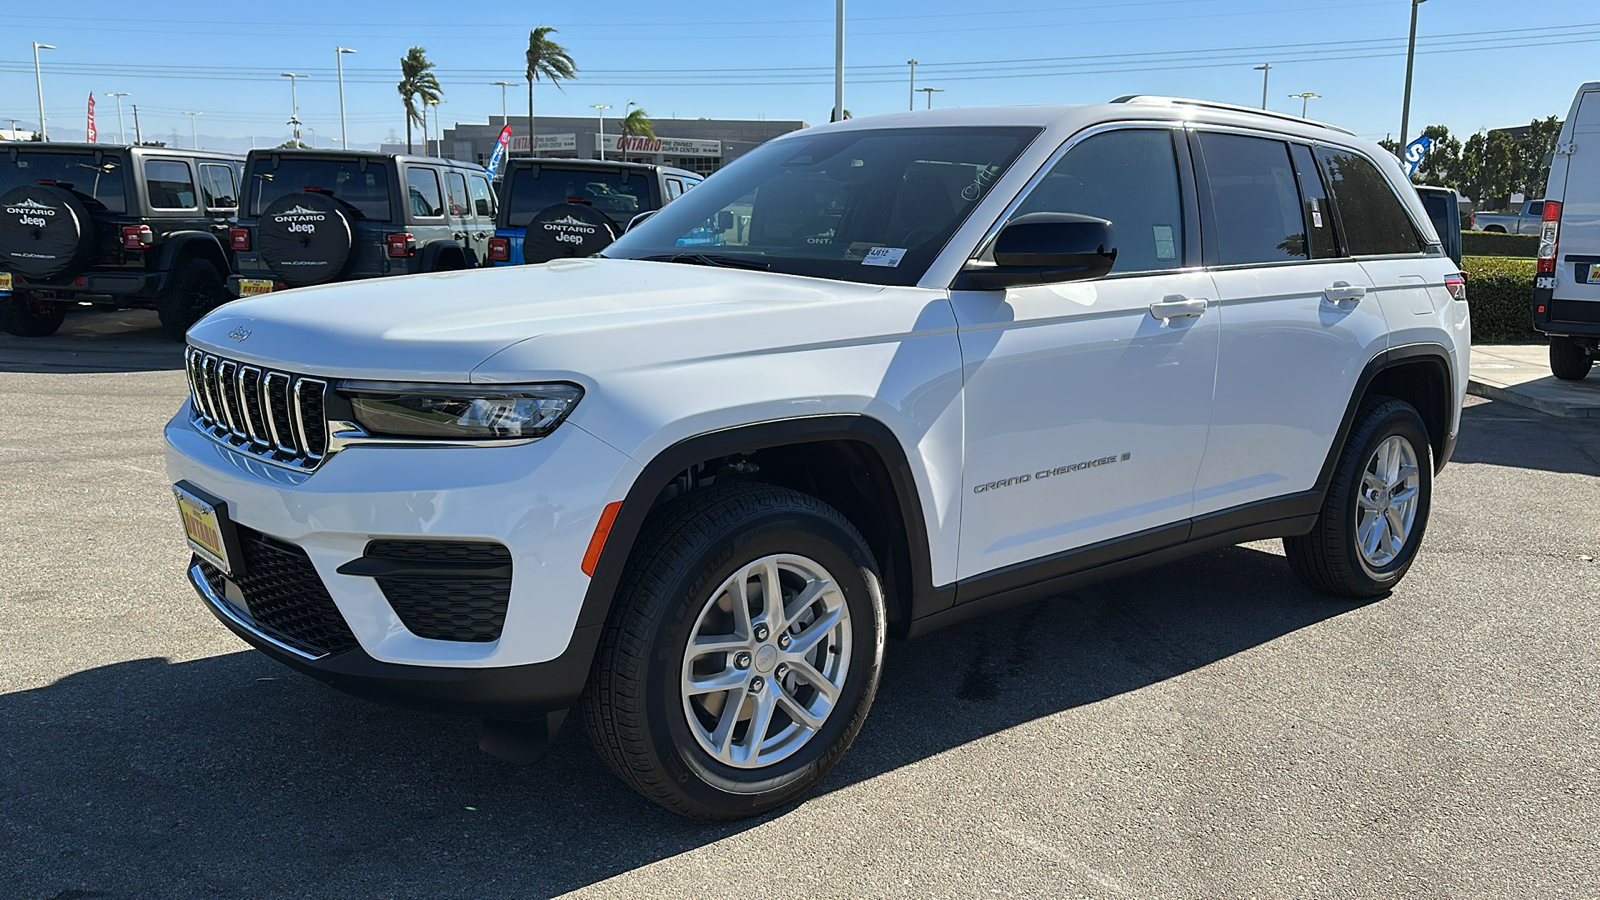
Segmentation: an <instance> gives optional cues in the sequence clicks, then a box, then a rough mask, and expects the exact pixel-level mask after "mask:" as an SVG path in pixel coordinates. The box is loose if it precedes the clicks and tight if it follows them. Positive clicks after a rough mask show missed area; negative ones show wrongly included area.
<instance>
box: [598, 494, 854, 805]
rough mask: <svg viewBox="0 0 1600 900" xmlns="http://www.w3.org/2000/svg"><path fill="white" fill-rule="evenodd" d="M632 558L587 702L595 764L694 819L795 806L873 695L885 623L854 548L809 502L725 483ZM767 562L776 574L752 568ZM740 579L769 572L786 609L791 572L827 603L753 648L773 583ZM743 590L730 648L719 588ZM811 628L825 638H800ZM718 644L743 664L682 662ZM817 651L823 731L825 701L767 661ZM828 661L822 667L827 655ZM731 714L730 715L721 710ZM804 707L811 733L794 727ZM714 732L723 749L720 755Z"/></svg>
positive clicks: (719, 659)
mask: <svg viewBox="0 0 1600 900" xmlns="http://www.w3.org/2000/svg"><path fill="white" fill-rule="evenodd" d="M635 546H636V549H635V552H634V554H633V557H632V559H630V560H629V562H628V568H627V569H626V571H625V573H624V575H623V578H622V582H621V587H620V588H619V590H618V593H617V599H616V604H615V606H614V607H613V608H612V614H611V616H610V618H609V620H608V622H607V624H606V628H605V632H604V634H603V636H602V638H601V641H600V648H599V650H598V651H597V653H596V654H595V662H594V668H593V670H592V672H591V673H590V676H589V683H588V686H587V688H586V689H585V692H584V697H583V718H584V727H585V729H586V730H587V731H588V734H589V740H590V741H591V743H593V744H594V747H595V750H596V751H597V752H598V753H599V755H600V756H601V758H602V759H604V760H605V762H606V764H607V765H608V766H609V767H610V768H611V770H612V771H613V772H615V773H616V774H617V775H618V777H620V778H621V779H622V780H623V781H624V782H626V783H627V784H628V785H629V786H630V787H632V788H633V789H634V790H636V791H638V792H639V793H640V794H643V795H644V796H645V797H646V798H648V799H649V800H651V801H653V802H655V803H657V804H659V805H661V806H663V807H665V808H667V809H669V810H671V811H673V812H675V813H678V814H680V815H683V816H686V817H688V818H692V819H699V820H706V821H716V820H729V819H738V818H743V817H746V816H751V815H756V814H759V813H762V812H765V811H767V810H770V809H773V808H775V807H778V806H781V805H783V804H785V803H788V802H790V801H792V800H795V799H796V798H798V797H800V796H801V795H802V794H804V793H805V792H806V791H808V790H810V789H811V788H812V787H813V786H814V785H816V783H817V782H818V781H820V780H821V779H822V778H823V776H825V775H827V774H828V772H829V771H830V770H832V769H833V767H834V765H835V764H836V763H838V761H839V759H840V758H841V757H842V756H843V755H844V752H845V751H846V750H847V749H849V747H850V744H851V742H853V741H854V740H855V737H856V734H857V733H858V732H859V731H860V730H861V724H862V722H863V721H865V719H866V716H867V711H868V710H869V709H870V708H871V706H872V700H873V697H874V696H875V695H876V693H877V689H878V676H879V672H880V670H881V668H882V665H883V642H884V633H885V614H884V604H883V594H882V591H881V589H880V587H879V577H878V567H877V563H876V562H875V561H874V560H873V557H872V553H871V551H870V550H869V549H868V548H867V545H866V542H865V541H864V540H862V538H861V535H860V533H858V532H857V531H856V529H855V528H854V527H853V526H852V525H851V524H850V523H849V522H848V521H847V520H846V519H845V518H844V516H842V515H840V514H839V512H838V511H836V510H834V509H833V508H832V507H829V506H827V505H826V504H824V503H822V502H821V501H820V500H817V499H815V498H813V497H809V496H807V495H805V494H801V493H797V492H795V491H791V490H788V489H786V488H779V487H773V486H770V485H760V484H748V483H731V484H720V485H715V486H713V487H711V488H707V489H705V490H701V491H695V492H692V493H690V494H687V495H685V496H683V497H680V498H678V499H676V500H673V501H671V502H669V503H668V504H666V505H664V506H663V507H662V508H661V509H659V510H657V511H656V512H655V513H653V514H652V515H651V517H650V519H649V520H648V521H647V522H646V524H645V527H644V528H643V529H642V530H641V532H640V535H639V539H638V542H637V544H636V545H635ZM766 562H772V563H774V565H773V567H772V569H764V568H763V565H764V563H766ZM752 570H756V571H767V572H769V573H770V572H776V573H777V574H778V580H779V582H780V583H782V586H783V589H784V594H783V595H784V597H785V603H787V604H792V603H793V598H794V596H796V594H795V591H796V590H797V589H798V588H799V586H800V584H801V582H800V581H799V580H798V579H799V577H800V576H799V574H797V570H807V571H809V572H810V573H811V575H813V576H818V577H825V578H827V579H828V580H829V581H831V583H833V584H834V585H836V586H837V587H838V590H835V591H825V592H822V593H821V594H819V595H818V597H817V599H816V600H814V602H813V604H812V605H810V606H808V607H806V608H805V609H803V610H800V611H799V612H797V613H795V615H794V618H793V621H794V622H797V623H800V624H797V625H793V626H792V627H782V625H781V623H779V624H780V627H777V628H771V629H770V630H768V631H766V632H763V631H762V628H763V627H765V626H763V625H762V624H761V617H762V616H764V615H766V614H767V612H768V611H769V610H768V608H767V607H766V605H765V604H761V603H760V602H759V599H758V598H759V596H760V595H761V593H762V592H761V591H760V590H758V589H757V586H759V585H764V584H767V583H769V580H770V575H769V576H768V577H763V578H760V579H757V580H755V581H751V580H748V579H746V578H741V577H740V576H741V573H748V572H750V571H752ZM819 570H820V571H819ZM752 577H754V576H752ZM739 584H743V585H745V586H746V589H747V590H748V591H749V592H750V594H749V596H750V598H751V599H750V601H749V603H750V605H757V606H759V607H760V608H759V609H757V610H754V611H752V613H751V617H752V620H753V621H752V622H751V623H747V624H746V625H745V627H744V630H743V633H742V635H741V630H740V627H739V625H738V624H737V622H736V621H735V620H734V619H733V616H734V615H735V613H734V610H735V609H737V606H736V605H735V604H733V603H731V602H729V601H731V600H732V596H733V595H732V593H731V590H734V589H737V588H736V587H731V586H735V585H739ZM723 604H726V605H725V606H724V605H723ZM828 604H831V606H828ZM825 607H827V608H826V609H825ZM747 608H748V605H747ZM808 622H809V623H810V625H811V626H814V627H815V626H816V623H818V622H831V623H832V624H830V625H827V626H826V627H825V628H823V630H812V629H811V628H808V627H807V625H806V623H808ZM724 634H726V635H729V636H730V638H733V639H736V641H737V642H741V643H738V644H737V646H738V647H742V648H755V649H754V652H746V651H744V650H741V651H739V652H735V650H734V649H729V650H727V651H702V653H700V654H695V655H691V654H689V653H687V652H686V651H687V649H688V647H689V642H690V639H691V637H692V636H698V637H699V638H700V639H702V640H704V639H706V638H707V637H708V636H711V637H714V636H717V635H724ZM763 634H765V637H764V639H763ZM818 635H822V636H823V638H822V640H821V641H820V642H819V643H818V644H816V649H813V650H810V651H809V652H808V656H809V657H811V659H812V662H810V663H806V664H804V665H805V666H806V668H805V671H809V672H810V673H812V675H817V676H822V677H825V678H828V679H834V680H833V681H832V682H830V683H831V684H834V685H835V698H834V702H832V703H831V704H828V705H827V706H826V708H825V709H823V710H821V712H820V716H819V708H818V704H819V703H822V702H823V701H825V700H826V699H827V698H826V696H825V695H824V694H823V692H822V691H821V690H820V689H819V688H816V687H811V686H809V684H810V681H809V678H810V676H806V677H801V676H800V675H798V674H797V673H798V672H800V671H801V670H802V669H801V665H802V664H800V663H798V662H796V659H797V657H794V656H788V655H785V653H784V652H783V651H782V650H780V649H779V648H780V646H781V647H783V648H788V649H789V650H794V649H796V648H798V647H799V646H800V645H801V642H803V641H805V640H807V638H811V639H816V638H817V636H818ZM841 638H842V640H841ZM726 646H730V647H733V646H734V645H733V644H727V645H726ZM827 646H831V647H832V648H833V649H832V651H830V652H824V649H825V647H827ZM741 656H742V657H744V658H743V659H741V658H740V657H741ZM686 657H688V659H686ZM785 669H788V673H787V674H785ZM719 675H720V676H721V677H723V678H731V679H733V680H734V682H737V686H731V687H730V688H729V689H727V690H725V691H724V690H711V691H705V692H702V693H699V694H690V693H689V692H687V691H686V690H685V689H684V685H685V683H686V682H687V681H688V680H689V679H690V678H691V677H692V676H698V677H699V678H700V679H702V680H706V681H708V682H715V681H717V677H718V676H719ZM731 684H732V682H730V685H731ZM730 700H736V701H737V702H738V704H739V705H738V706H737V707H730V706H729V702H730ZM763 704H765V706H764V705H763ZM802 705H808V706H807V709H808V714H809V715H810V716H812V717H813V723H814V725H815V727H814V728H809V729H808V728H807V727H806V726H805V725H804V724H802V720H801V718H800V717H798V716H796V715H792V714H791V713H790V711H789V710H790V708H791V707H795V706H802ZM729 709H735V710H739V711H741V712H737V713H732V714H728V713H727V711H728V710H729ZM763 709H772V710H775V711H773V712H770V713H766V715H767V716H768V717H769V718H768V723H769V724H768V727H767V728H766V729H764V730H763V731H762V734H763V736H764V738H765V740H764V741H761V742H758V741H754V740H752V739H751V738H752V735H751V731H752V728H753V726H752V724H751V722H752V720H753V719H754V717H755V716H758V715H761V714H762V710H763ZM744 711H748V713H745V712H744ZM747 716H748V718H747ZM819 718H820V722H818V719H819ZM724 723H726V724H727V726H728V727H727V728H726V729H722V727H721V726H722V725H723V724H724ZM741 726H743V728H742V732H741ZM719 730H722V731H723V733H724V734H726V735H727V736H728V737H729V738H730V739H731V740H727V741H720V742H719V741H718V734H717V732H718V731H719ZM741 734H742V736H741ZM784 735H788V736H789V737H788V738H787V739H785V738H784ZM718 747H721V748H723V755H722V756H721V758H719V756H717V755H715V751H716V750H717V748H718ZM752 750H753V751H755V756H754V758H751V751H752ZM763 757H766V758H765V759H763Z"/></svg>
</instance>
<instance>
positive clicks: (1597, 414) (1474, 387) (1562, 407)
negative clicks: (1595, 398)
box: [1467, 378, 1600, 419]
mask: <svg viewBox="0 0 1600 900" xmlns="http://www.w3.org/2000/svg"><path fill="white" fill-rule="evenodd" d="M1467 393H1469V394H1472V395H1473V396H1475V397H1486V398H1488V399H1490V400H1498V401H1500V402H1502V403H1510V404H1512V405H1513V406H1520V407H1523V408H1524V409H1531V410H1534V411H1536V412H1541V413H1544V414H1545V415H1547V416H1557V417H1560V418H1563V419H1600V406H1589V405H1579V404H1576V403H1569V402H1562V401H1559V400H1545V399H1541V398H1539V397H1530V396H1528V395H1527V394H1524V393H1522V392H1521V391H1518V390H1516V389H1515V388H1503V387H1500V386H1498V385H1493V384H1489V383H1487V382H1483V381H1479V380H1478V379H1476V378H1468V379H1467Z"/></svg>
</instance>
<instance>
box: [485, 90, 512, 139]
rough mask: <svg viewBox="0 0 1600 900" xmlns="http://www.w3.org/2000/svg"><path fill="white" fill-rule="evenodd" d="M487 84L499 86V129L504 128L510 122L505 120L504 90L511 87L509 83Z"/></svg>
mask: <svg viewBox="0 0 1600 900" xmlns="http://www.w3.org/2000/svg"><path fill="white" fill-rule="evenodd" d="M489 83H490V84H498V85H500V127H501V128H504V127H506V126H507V125H509V124H510V120H509V119H507V118H506V88H508V87H511V82H509V81H491V82H489Z"/></svg>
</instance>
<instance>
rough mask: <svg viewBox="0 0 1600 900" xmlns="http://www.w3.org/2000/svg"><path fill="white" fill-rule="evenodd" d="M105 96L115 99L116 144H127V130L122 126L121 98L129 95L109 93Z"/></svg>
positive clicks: (126, 93)
mask: <svg viewBox="0 0 1600 900" xmlns="http://www.w3.org/2000/svg"><path fill="white" fill-rule="evenodd" d="M106 96H107V97H115V98H117V142H118V143H121V144H126V143H127V142H128V129H127V128H125V127H123V125H122V98H123V97H127V96H130V95H129V94H128V92H127V91H110V92H108V93H107V94H106Z"/></svg>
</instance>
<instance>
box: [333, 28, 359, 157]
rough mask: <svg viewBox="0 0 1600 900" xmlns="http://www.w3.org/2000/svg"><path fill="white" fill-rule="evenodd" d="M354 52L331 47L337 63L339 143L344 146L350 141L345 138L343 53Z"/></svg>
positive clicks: (345, 48) (348, 144)
mask: <svg viewBox="0 0 1600 900" xmlns="http://www.w3.org/2000/svg"><path fill="white" fill-rule="evenodd" d="M354 52H355V51H354V50H351V49H350V48H349V47H335V48H333V58H334V59H335V60H336V61H337V62H338V64H339V143H341V144H344V145H345V146H346V147H348V146H350V142H349V141H348V140H347V138H348V137H349V135H348V134H347V132H346V128H347V126H346V125H345V123H344V55H345V54H346V53H354Z"/></svg>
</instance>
